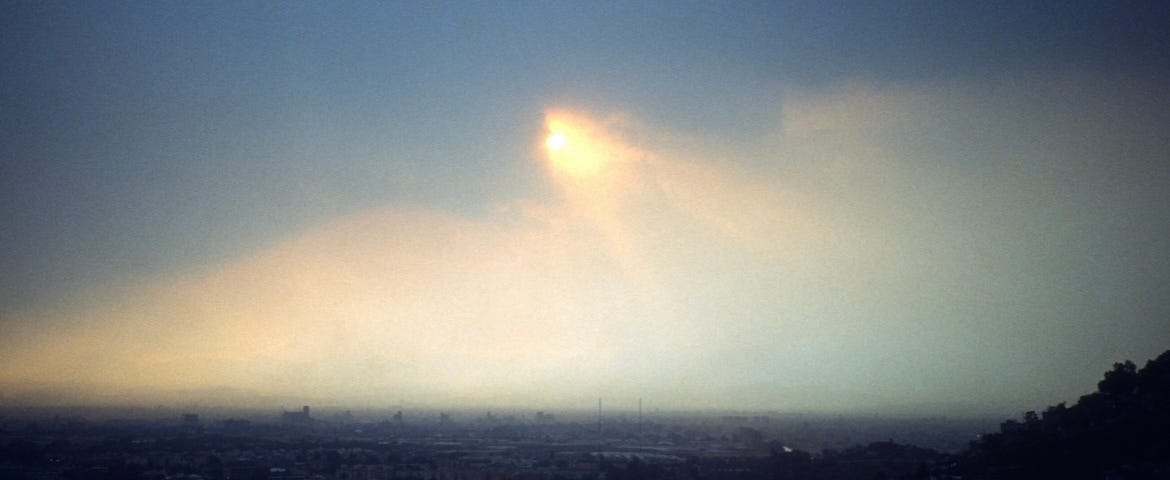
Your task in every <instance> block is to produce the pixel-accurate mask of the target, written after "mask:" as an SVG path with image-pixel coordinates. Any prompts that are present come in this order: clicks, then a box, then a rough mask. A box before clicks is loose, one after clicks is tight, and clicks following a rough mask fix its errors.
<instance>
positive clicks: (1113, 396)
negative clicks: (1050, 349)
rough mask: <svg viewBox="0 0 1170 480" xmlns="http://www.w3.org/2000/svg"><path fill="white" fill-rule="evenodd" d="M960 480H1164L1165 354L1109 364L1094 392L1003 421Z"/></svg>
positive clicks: (970, 456) (1169, 392)
mask: <svg viewBox="0 0 1170 480" xmlns="http://www.w3.org/2000/svg"><path fill="white" fill-rule="evenodd" d="M957 470H958V472H957V473H960V474H962V475H963V477H965V478H988V479H1015V478H1121V479H1128V478H1135V479H1137V478H1142V479H1145V478H1170V350H1168V351H1166V352H1164V353H1162V354H1161V355H1159V356H1158V358H1156V359H1154V360H1150V361H1148V362H1147V363H1146V365H1145V367H1143V368H1142V369H1140V370H1138V369H1137V366H1136V365H1135V364H1134V363H1133V362H1131V361H1128V360H1127V361H1125V362H1122V363H1115V364H1114V365H1113V369H1112V370H1110V371H1108V372H1105V377H1104V378H1103V379H1102V380H1101V381H1100V382H1099V383H1098V384H1097V392H1095V393H1091V394H1088V395H1085V396H1082V397H1081V398H1080V399H1079V400H1078V401H1077V403H1076V404H1075V405H1073V406H1071V407H1066V406H1065V404H1064V403H1061V404H1059V405H1055V406H1050V407H1048V408H1047V409H1045V410H1044V411H1043V412H1040V413H1037V412H1035V411H1030V412H1026V413H1024V417H1023V419H1022V420H1020V421H1016V420H1008V421H1006V422H1003V423H1002V424H1001V425H1000V431H999V432H998V433H991V434H987V435H984V436H982V438H981V439H980V440H979V441H977V442H974V443H973V444H972V446H971V448H970V449H969V450H968V451H967V452H966V453H964V454H963V455H962V456H961V458H960V461H959V464H958V466H957Z"/></svg>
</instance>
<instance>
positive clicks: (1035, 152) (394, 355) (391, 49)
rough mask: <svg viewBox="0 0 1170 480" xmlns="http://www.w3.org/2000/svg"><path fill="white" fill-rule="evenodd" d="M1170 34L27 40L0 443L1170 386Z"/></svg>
mask: <svg viewBox="0 0 1170 480" xmlns="http://www.w3.org/2000/svg"><path fill="white" fill-rule="evenodd" d="M1168 19H1170V4H1167V3H1166V2H1142V1H1137V2H1087V1H1085V2H1082V1H1071V2H1053V3H1046V2H1045V3H1040V2H1017V1H1002V2H1001V1H984V2H967V1H959V2H949V1H941V2H917V1H914V2H911V1H905V2H902V1H896V2H885V1H879V2H824V1H815V2H567V1H566V2H559V1H558V2H544V1H540V2H526V1H518V2H368V3H367V2H100V3H95V2H57V1H49V2H10V3H8V4H7V5H6V7H5V14H4V15H2V16H0V391H3V392H5V393H3V394H0V403H21V402H42V403H54V404H69V403H111V404H118V403H155V402H177V403H182V402H188V403H191V402H194V403H203V404H216V403H242V404H251V405H258V406H264V407H274V406H276V405H299V404H300V403H307V402H314V403H315V404H322V403H324V404H334V405H347V406H348V405H352V406H373V407H377V406H385V405H391V404H393V405H404V406H408V407H410V406H419V407H421V406H438V407H445V406H468V407H475V406H497V407H499V406H512V407H524V408H537V409H542V408H543V409H555V408H589V407H590V406H591V405H593V404H594V402H595V401H596V399H597V398H599V397H601V398H605V399H607V400H606V401H607V403H609V404H611V405H615V408H617V407H620V405H626V404H628V405H629V406H631V408H633V407H632V406H633V405H634V404H635V403H636V401H637V399H639V398H641V399H644V400H645V402H646V404H647V405H648V406H649V407H650V408H663V409H754V410H770V411H821V412H844V411H850V412H915V413H927V414H937V413H944V414H953V413H962V412H976V411H977V412H992V413H996V414H1002V415H1017V414H1018V413H1019V412H1021V411H1024V410H1031V409H1038V408H1043V407H1044V406H1046V405H1051V404H1055V403H1058V402H1061V401H1069V402H1072V401H1075V400H1076V398H1077V397H1078V396H1079V395H1082V394H1085V393H1089V392H1091V391H1093V390H1094V389H1095V386H1096V382H1097V381H1098V380H1099V379H1100V378H1101V374H1102V373H1103V372H1104V371H1105V370H1107V369H1108V368H1109V366H1110V365H1111V364H1112V363H1113V362H1117V361H1121V360H1125V359H1132V360H1135V361H1136V362H1138V363H1139V365H1140V364H1142V363H1144V361H1145V360H1146V359H1149V358H1153V357H1155V356H1157V355H1158V354H1159V353H1161V352H1162V351H1164V350H1166V349H1170V240H1168V238H1170V235H1168V233H1170V91H1168V90H1167V89H1166V88H1165V86H1166V85H1170V30H1168V29H1166V28H1165V25H1166V24H1167V23H1166V22H1167V20H1168Z"/></svg>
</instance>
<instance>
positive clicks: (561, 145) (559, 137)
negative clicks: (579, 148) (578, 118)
mask: <svg viewBox="0 0 1170 480" xmlns="http://www.w3.org/2000/svg"><path fill="white" fill-rule="evenodd" d="M568 143H569V139H568V138H566V137H565V134H563V133H560V132H554V133H551V134H549V136H548V139H547V140H545V141H544V146H546V147H548V149H549V150H552V151H554V152H559V151H561V150H564V149H565V145H567V144H568Z"/></svg>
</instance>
